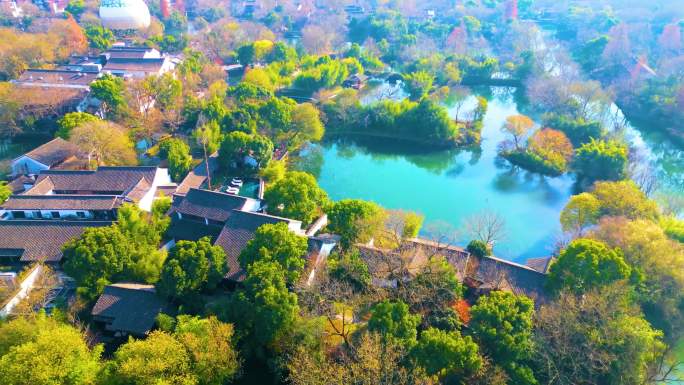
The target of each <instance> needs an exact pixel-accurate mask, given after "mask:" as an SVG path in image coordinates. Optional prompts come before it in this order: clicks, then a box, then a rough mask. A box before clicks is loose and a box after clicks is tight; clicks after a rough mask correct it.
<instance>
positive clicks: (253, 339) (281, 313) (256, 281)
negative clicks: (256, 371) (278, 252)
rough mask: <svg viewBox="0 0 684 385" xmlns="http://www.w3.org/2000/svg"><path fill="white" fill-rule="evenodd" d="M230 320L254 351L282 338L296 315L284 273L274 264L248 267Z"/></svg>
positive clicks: (268, 263)
mask: <svg viewBox="0 0 684 385" xmlns="http://www.w3.org/2000/svg"><path fill="white" fill-rule="evenodd" d="M231 312H232V318H233V319H234V322H235V324H236V325H237V326H239V327H240V329H241V330H242V331H243V332H245V333H247V335H248V337H246V338H245V343H246V344H247V345H248V347H249V348H251V349H252V350H253V351H255V352H258V351H261V350H262V349H263V348H264V347H265V346H266V345H268V344H270V343H272V342H274V341H276V340H278V339H279V338H281V337H283V336H284V335H285V334H286V333H287V332H288V331H289V330H291V329H292V327H293V325H294V324H295V321H296V319H297V314H298V313H299V306H298V304H297V295H296V294H294V293H290V291H289V290H288V289H287V285H286V279H285V272H284V271H283V268H282V267H281V266H280V264H278V263H276V262H273V261H256V262H254V263H252V264H250V265H249V266H248V267H247V278H246V279H245V281H244V290H242V291H239V292H238V293H237V294H236V295H235V296H234V299H233V305H232V308H231Z"/></svg>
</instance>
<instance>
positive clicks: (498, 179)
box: [300, 92, 684, 262]
mask: <svg viewBox="0 0 684 385" xmlns="http://www.w3.org/2000/svg"><path fill="white" fill-rule="evenodd" d="M489 99H490V101H489V109H488V112H487V115H486V117H485V121H484V129H483V132H482V145H481V148H480V150H476V151H472V150H451V151H449V150H446V151H419V150H417V149H416V146H415V145H412V144H400V143H392V142H390V141H387V140H377V139H373V140H369V139H361V138H344V139H328V140H327V141H326V142H324V144H322V145H317V146H311V147H310V148H309V149H308V150H307V151H306V152H305V155H304V156H303V157H302V159H301V160H300V168H301V169H304V170H306V171H309V172H312V173H313V174H314V175H316V177H317V178H318V182H319V184H320V185H321V187H322V188H323V189H325V190H326V191H327V192H328V194H329V195H330V197H331V198H332V199H334V200H339V199H344V198H359V199H366V200H371V201H374V202H376V203H378V204H380V205H382V206H384V207H386V208H391V209H407V210H414V211H418V212H420V213H422V214H423V215H424V216H425V225H424V228H423V235H425V236H430V235H431V234H430V233H433V234H432V235H434V234H436V233H439V235H440V236H441V235H442V234H444V232H445V231H449V232H452V233H453V234H455V235H454V239H456V243H457V244H460V245H464V244H466V243H467V242H468V240H469V236H468V234H466V233H465V231H464V230H463V229H464V226H463V225H464V222H465V221H466V220H467V219H468V218H469V217H470V216H473V215H477V214H478V213H482V212H485V211H490V212H496V213H498V215H499V216H501V217H503V218H504V219H505V222H506V226H505V227H506V231H505V232H506V235H505V238H504V239H503V240H502V241H500V242H498V243H497V244H496V245H495V253H496V254H497V255H498V256H500V257H502V258H506V259H509V260H514V261H519V262H523V261H524V260H525V259H527V258H531V257H540V256H547V255H549V254H550V253H552V252H553V251H554V246H555V245H556V242H557V240H558V239H560V236H561V231H560V224H559V222H558V217H559V214H560V211H561V210H562V208H563V206H564V205H565V203H566V202H567V201H568V199H569V197H570V196H571V195H572V194H573V193H575V183H574V178H573V177H572V176H571V175H566V176H562V177H558V178H548V177H541V176H539V175H537V174H533V173H529V172H526V171H523V170H520V169H517V168H514V167H512V166H511V165H510V164H508V162H506V161H504V160H502V159H501V158H498V157H497V145H498V144H499V143H500V142H501V141H502V140H504V139H505V135H504V134H503V133H502V132H501V130H500V128H501V126H502V124H503V122H504V121H505V119H506V117H508V116H510V115H514V114H517V113H518V107H517V105H516V103H515V102H514V101H513V99H514V98H513V97H512V96H511V95H510V94H507V93H505V92H502V93H501V94H496V93H495V94H494V95H490V96H489ZM471 104H472V103H471ZM471 109H472V107H471V106H467V105H466V106H464V107H463V108H462V109H461V111H462V112H461V114H463V111H468V110H471ZM451 112H452V115H453V108H452V111H451ZM633 141H635V142H638V143H639V146H641V147H644V146H647V138H642V137H641V136H640V135H639V136H638V137H637V138H636V139H635V140H633ZM667 149H668V151H666V152H665V154H664V155H663V154H660V155H658V154H651V155H650V156H652V157H653V158H654V162H655V163H657V166H658V167H659V170H660V171H661V174H663V173H669V174H672V175H669V174H668V175H667V178H675V180H674V181H672V182H673V183H675V185H677V184H678V183H679V182H680V178H681V176H682V174H681V172H682V170H684V167H682V166H683V164H682V163H683V158H682V155H681V152H680V151H675V152H672V151H670V149H669V147H668V148H667ZM648 150H649V151H650V148H648ZM649 154H650V152H649ZM661 163H662V164H661ZM663 170H664V171H663ZM668 183H669V182H668ZM668 185H669V184H668ZM679 186H681V185H679ZM677 189H678V190H679V188H677ZM680 191H681V190H680Z"/></svg>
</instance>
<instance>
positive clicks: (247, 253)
mask: <svg viewBox="0 0 684 385" xmlns="http://www.w3.org/2000/svg"><path fill="white" fill-rule="evenodd" d="M307 248H308V246H307V241H306V238H305V237H302V236H299V235H297V234H295V233H293V232H292V231H290V229H289V228H288V226H287V223H283V222H280V223H276V224H265V225H262V226H260V227H259V228H258V229H257V230H256V232H255V233H254V238H253V239H252V240H250V241H249V242H247V245H246V246H245V248H244V249H243V250H242V252H241V253H240V258H239V259H240V265H242V267H243V268H246V267H248V266H249V265H251V264H252V263H254V262H256V261H272V262H276V263H278V265H280V267H281V268H282V269H283V271H284V272H285V276H286V280H287V283H288V284H290V285H292V284H294V283H296V282H297V281H298V280H299V277H300V276H301V274H302V271H303V270H304V265H305V262H306V261H305V260H304V257H305V256H306V252H307Z"/></svg>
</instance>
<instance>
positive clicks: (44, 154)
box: [25, 138, 79, 167]
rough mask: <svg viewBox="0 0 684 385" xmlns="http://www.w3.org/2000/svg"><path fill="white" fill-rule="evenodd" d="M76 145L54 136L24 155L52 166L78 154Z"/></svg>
mask: <svg viewBox="0 0 684 385" xmlns="http://www.w3.org/2000/svg"><path fill="white" fill-rule="evenodd" d="M78 152H79V151H78V147H76V146H75V145H73V144H71V143H69V142H67V141H66V140H64V139H62V138H55V139H52V140H51V141H49V142H47V143H45V144H43V145H41V146H38V147H36V148H34V149H33V150H31V151H29V152H27V153H26V154H25V155H26V156H27V157H29V158H31V159H33V160H35V161H38V162H40V163H42V164H44V165H46V166H49V167H52V166H54V165H55V164H57V163H60V162H63V161H65V160H66V159H68V158H70V157H72V156H75V155H76V154H78Z"/></svg>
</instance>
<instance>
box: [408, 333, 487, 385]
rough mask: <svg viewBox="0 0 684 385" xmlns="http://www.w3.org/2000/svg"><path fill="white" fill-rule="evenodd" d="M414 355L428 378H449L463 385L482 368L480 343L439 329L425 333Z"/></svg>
mask: <svg viewBox="0 0 684 385" xmlns="http://www.w3.org/2000/svg"><path fill="white" fill-rule="evenodd" d="M411 356H412V357H413V359H414V360H415V361H416V363H417V364H418V365H419V366H421V367H423V368H424V369H425V371H426V372H427V374H428V375H431V376H435V375H437V376H439V377H447V376H448V377H449V378H450V380H456V381H458V382H459V383H462V382H463V381H465V380H466V379H467V378H468V377H470V376H472V375H474V374H475V373H477V371H478V370H480V368H481V367H482V357H480V355H479V349H478V346H477V344H476V343H475V342H473V340H472V338H470V336H467V337H462V336H461V333H459V332H457V331H453V332H445V331H442V330H439V329H435V328H429V329H427V330H425V331H423V332H422V333H420V338H419V339H418V343H417V344H416V346H414V347H413V349H412V351H411Z"/></svg>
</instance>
